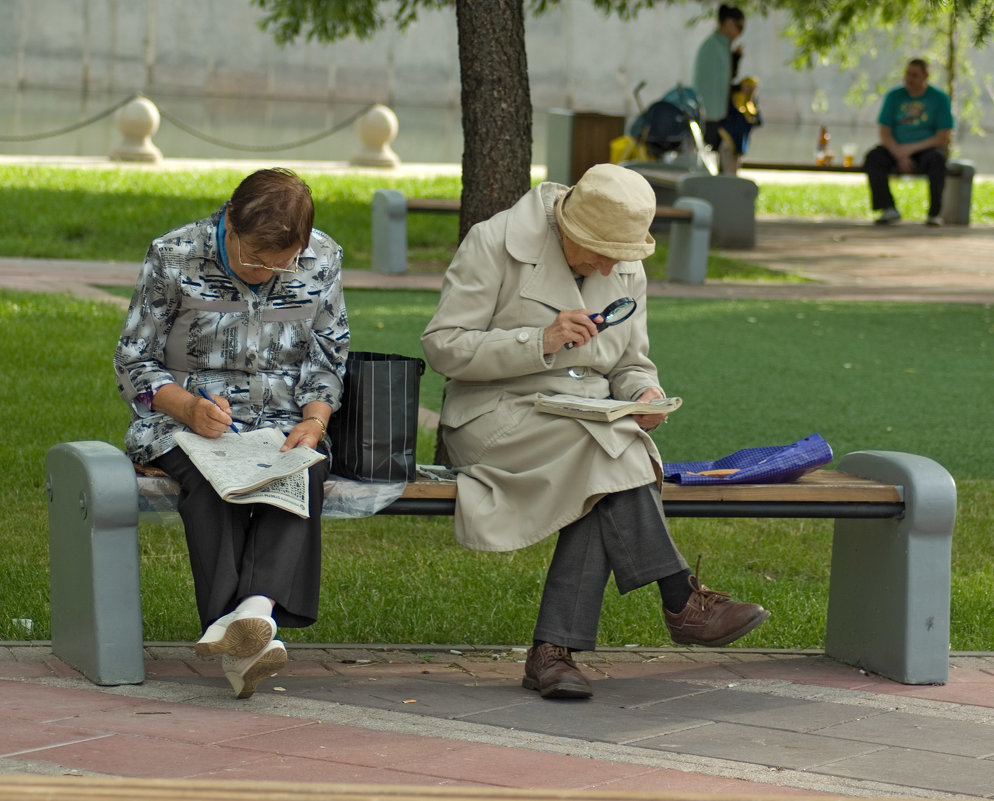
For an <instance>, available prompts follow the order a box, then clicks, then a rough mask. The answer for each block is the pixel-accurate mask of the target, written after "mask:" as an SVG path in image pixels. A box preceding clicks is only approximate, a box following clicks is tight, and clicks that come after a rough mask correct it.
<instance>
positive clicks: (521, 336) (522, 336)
mask: <svg viewBox="0 0 994 801" xmlns="http://www.w3.org/2000/svg"><path fill="white" fill-rule="evenodd" d="M516 339H517V340H518V342H521V343H522V344H523V343H525V342H527V341H528V340H529V339H531V335H530V334H529V333H528V332H527V331H519V332H518V336H517V337H516Z"/></svg>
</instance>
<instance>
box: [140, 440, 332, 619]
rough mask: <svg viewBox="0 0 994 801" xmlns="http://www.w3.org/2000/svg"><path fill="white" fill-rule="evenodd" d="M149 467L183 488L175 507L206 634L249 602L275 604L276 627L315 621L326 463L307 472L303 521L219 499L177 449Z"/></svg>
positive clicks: (259, 505) (264, 507)
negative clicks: (261, 600)
mask: <svg viewBox="0 0 994 801" xmlns="http://www.w3.org/2000/svg"><path fill="white" fill-rule="evenodd" d="M153 464H154V465H155V466H156V467H159V468H161V469H163V470H165V471H166V472H167V473H168V474H169V475H170V476H172V477H173V478H174V479H176V481H178V482H179V485H180V494H179V499H178V501H177V504H176V505H177V510H178V511H179V514H180V517H181V518H182V520H183V527H184V529H185V530H186V544H187V550H188V551H189V553H190V567H191V569H192V571H193V587H194V592H195V594H196V598H197V612H198V613H199V615H200V625H201V627H202V628H203V629H206V628H207V627H208V626H209V625H210V624H211V623H213V622H214V621H215V620H217V619H218V618H219V617H221V616H222V615H226V614H227V613H228V612H230V611H232V610H233V609H234V608H235V607H236V606H237V605H238V603H239V601H241V600H242V599H243V598H246V597H248V596H249V595H265V596H266V597H267V598H272V599H273V600H274V601H276V607H275V609H274V610H273V617H274V618H275V619H276V623H277V625H279V626H281V627H291V628H300V627H303V626H309V625H311V624H312V623H313V622H314V621H315V620H317V614H318V596H319V593H320V587H321V506H322V504H323V502H324V491H323V484H324V480H325V477H326V476H327V475H328V469H329V462H328V460H327V459H325V460H324V461H321V462H318V463H317V464H316V465H312V466H311V468H310V513H311V516H310V517H309V518H307V519H304V518H302V517H297V515H295V514H293V513H292V512H287V511H284V510H283V509H279V508H277V507H275V506H270V505H269V504H265V503H255V504H239V503H228V502H227V501H223V500H221V498H220V496H218V494H217V493H216V492H215V491H214V488H213V487H212V486H211V485H210V483H208V481H207V479H206V478H204V477H203V475H202V474H201V473H200V471H199V470H198V469H197V468H196V467H195V466H194V464H193V462H191V461H190V459H189V457H188V456H187V455H186V454H185V453H184V452H183V450H182V449H180V448H173V449H172V450H171V451H169V452H168V453H166V454H164V455H163V456H160V457H159V458H158V459H156V460H155V461H154V462H153Z"/></svg>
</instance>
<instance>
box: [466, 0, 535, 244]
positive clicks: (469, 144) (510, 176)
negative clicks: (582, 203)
mask: <svg viewBox="0 0 994 801" xmlns="http://www.w3.org/2000/svg"><path fill="white" fill-rule="evenodd" d="M456 24H457V26H458V30H459V68H460V71H461V73H462V74H461V79H462V126H463V156H462V180H463V186H462V210H461V212H460V215H459V240H460V241H462V239H463V237H464V236H466V234H467V233H468V231H469V229H470V228H471V227H472V226H473V225H474V224H475V223H478V222H480V221H481V220H485V219H487V218H488V217H491V216H493V215H494V214H495V213H497V212H498V211H501V210H503V209H506V208H508V207H509V206H511V205H512V204H513V203H514V202H515V201H517V200H518V198H520V197H521V196H522V195H523V194H525V192H527V191H528V189H529V187H530V186H531V155H532V106H531V92H530V89H529V86H528V58H527V54H526V53H525V18H524V2H523V0H456Z"/></svg>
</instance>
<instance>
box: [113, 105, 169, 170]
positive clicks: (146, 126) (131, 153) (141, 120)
mask: <svg viewBox="0 0 994 801" xmlns="http://www.w3.org/2000/svg"><path fill="white" fill-rule="evenodd" d="M114 120H115V122H117V129H118V130H119V131H120V132H121V136H122V137H123V141H122V142H121V144H120V145H118V146H117V147H116V148H114V149H113V150H112V151H111V152H110V159H111V161H144V162H148V163H153V164H157V163H158V162H160V161H162V151H161V150H159V148H157V147H156V146H155V145H153V144H152V135H153V134H154V133H155V132H156V131H158V130H159V109H157V108H156V107H155V103H153V102H152V101H151V100H149V99H148V98H147V97H140V96H139V97H136V98H135V99H134V100H132V101H131V102H130V103H128V104H127V105H125V106H122V107H121V108H120V109H118V112H117V114H115V115H114Z"/></svg>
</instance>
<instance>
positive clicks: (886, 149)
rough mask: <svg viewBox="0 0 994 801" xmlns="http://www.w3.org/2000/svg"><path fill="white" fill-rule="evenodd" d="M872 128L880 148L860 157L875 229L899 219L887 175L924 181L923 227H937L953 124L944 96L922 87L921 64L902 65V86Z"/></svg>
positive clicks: (925, 70) (886, 101) (923, 63)
mask: <svg viewBox="0 0 994 801" xmlns="http://www.w3.org/2000/svg"><path fill="white" fill-rule="evenodd" d="M877 123H878V125H879V132H880V133H879V136H880V144H879V145H877V146H876V147H875V148H874V149H873V150H871V151H870V152H869V153H867V154H866V161H865V163H864V169H865V170H866V176H867V178H868V179H869V182H870V200H871V202H872V204H873V210H874V211H880V216H879V217H878V218H877V219H876V223H877V224H878V225H887V224H890V223H895V222H897V221H898V220H900V219H901V213H900V212H899V211H898V210H897V208H896V206H895V205H894V196H893V195H892V194H891V191H890V184H889V181H888V176H889V175H890V174H891V173H892V172H899V173H920V174H922V175H926V176H928V184H929V207H928V217H927V218H926V220H925V223H926V225H942V217H941V216H940V214H941V209H942V190H943V188H944V187H945V184H946V155H947V149H948V147H949V142H950V140H951V138H952V131H953V127H954V126H955V123H954V121H953V112H952V108H951V105H950V103H949V96H948V95H947V94H946V93H945V92H943V91H941V90H939V89H936V88H935V87H934V86H929V84H928V62H927V61H925V60H924V59H921V58H913V59H911V61H909V62H908V65H907V67H905V70H904V84H903V86H897V87H895V88H894V89H891V90H890V91H889V92H888V93H887V96H886V97H885V98H884V104H883V106H882V107H881V109H880V115H879V117H877Z"/></svg>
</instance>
